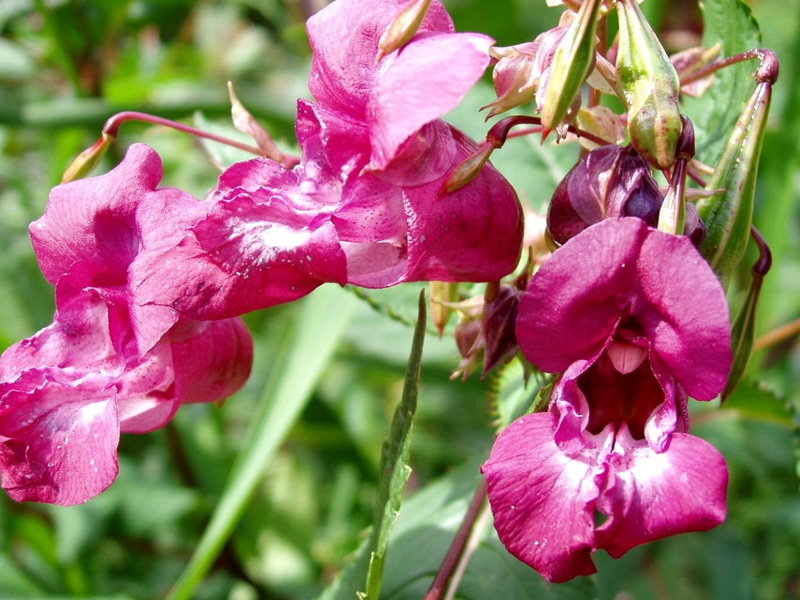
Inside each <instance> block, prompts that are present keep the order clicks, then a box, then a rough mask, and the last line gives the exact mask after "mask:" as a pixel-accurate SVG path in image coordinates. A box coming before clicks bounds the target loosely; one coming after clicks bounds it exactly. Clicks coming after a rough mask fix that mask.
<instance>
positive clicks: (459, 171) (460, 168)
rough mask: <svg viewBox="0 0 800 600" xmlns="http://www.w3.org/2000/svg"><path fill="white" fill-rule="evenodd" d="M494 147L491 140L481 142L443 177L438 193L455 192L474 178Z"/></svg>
mask: <svg viewBox="0 0 800 600" xmlns="http://www.w3.org/2000/svg"><path fill="white" fill-rule="evenodd" d="M494 149H495V145H494V144H493V143H492V142H483V143H482V144H481V145H480V147H479V148H478V150H477V151H476V152H475V153H473V154H472V155H471V156H468V157H467V158H466V159H465V160H464V161H463V162H461V163H460V164H459V165H456V167H455V168H454V169H453V170H452V171H451V172H450V174H449V175H448V176H447V177H446V178H445V180H444V182H443V183H442V187H441V188H440V189H439V195H440V196H443V195H444V194H449V193H450V192H455V191H456V190H457V189H459V188H462V187H464V186H465V185H467V184H468V183H469V182H470V181H472V180H473V179H475V177H477V176H478V173H480V172H481V169H482V168H483V165H485V164H486V161H488V160H489V157H490V156H491V155H492V152H494Z"/></svg>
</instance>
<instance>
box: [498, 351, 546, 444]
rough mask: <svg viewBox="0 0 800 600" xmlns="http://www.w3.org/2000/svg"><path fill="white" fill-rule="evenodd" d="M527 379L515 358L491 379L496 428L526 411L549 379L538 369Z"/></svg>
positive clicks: (509, 422) (508, 422) (506, 424)
mask: <svg viewBox="0 0 800 600" xmlns="http://www.w3.org/2000/svg"><path fill="white" fill-rule="evenodd" d="M527 379H528V380H527V381H526V377H525V369H524V367H523V365H522V362H521V360H515V361H512V362H511V363H509V364H508V365H506V366H504V367H503V368H502V370H501V371H500V373H499V374H498V375H497V376H496V377H495V378H494V380H493V381H492V396H491V398H490V400H491V404H492V412H493V414H494V415H495V417H496V425H497V426H498V428H500V429H502V428H505V427H507V426H508V425H510V424H511V422H512V421H514V420H516V419H518V418H519V417H521V416H522V415H524V414H525V413H526V412H528V410H529V409H530V408H531V405H532V404H533V403H534V401H535V400H536V397H537V396H538V394H539V392H540V390H541V389H542V387H543V386H544V385H545V383H547V382H548V381H549V378H547V377H545V376H544V375H543V374H542V373H541V372H539V371H534V373H533V374H532V376H531V377H529V378H527Z"/></svg>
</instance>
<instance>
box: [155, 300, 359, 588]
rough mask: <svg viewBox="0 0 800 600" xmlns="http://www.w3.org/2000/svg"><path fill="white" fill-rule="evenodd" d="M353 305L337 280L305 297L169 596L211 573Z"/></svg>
mask: <svg viewBox="0 0 800 600" xmlns="http://www.w3.org/2000/svg"><path fill="white" fill-rule="evenodd" d="M355 305H356V302H355V300H354V299H353V298H352V297H351V296H350V295H349V294H347V293H345V292H344V291H342V290H341V289H339V288H337V287H336V286H333V285H329V286H323V287H322V288H320V289H318V290H316V291H315V292H314V293H313V294H311V295H310V296H309V297H308V298H306V299H305V300H304V301H303V309H302V312H301V314H300V316H299V319H298V325H297V330H296V331H295V332H294V335H293V336H292V337H291V338H290V339H289V340H287V342H286V343H285V344H284V346H283V347H282V348H281V349H280V351H279V352H277V353H276V357H278V360H281V361H282V363H283V364H282V365H281V368H279V369H277V370H276V371H275V373H276V376H275V378H274V379H273V380H272V381H271V382H270V385H269V386H268V387H267V389H266V390H265V392H264V395H263V397H262V399H261V403H260V405H259V407H258V409H257V412H256V414H255V416H254V418H253V424H252V427H251V429H250V431H249V434H248V436H247V438H246V439H245V441H244V443H243V445H242V450H241V452H240V454H239V456H238V458H237V461H236V463H235V464H234V466H233V469H232V471H231V475H230V478H229V479H228V483H227V485H226V488H225V490H224V491H223V493H222V496H221V498H220V500H219V503H218V504H217V507H216V509H215V511H214V514H213V515H212V517H211V521H210V522H209V524H208V526H207V527H206V530H205V532H204V533H203V537H202V538H201V540H200V543H199V544H198V546H197V549H196V550H195V553H194V556H192V559H191V561H190V562H189V564H188V565H187V567H186V570H185V571H184V572H183V574H182V575H181V577H180V579H179V580H178V581H177V583H176V584H175V586H174V587H173V588H172V590H170V593H169V595H168V596H167V598H169V600H178V599H184V600H185V599H188V598H190V597H192V594H193V592H194V590H195V588H196V587H197V586H198V584H199V583H200V581H201V580H202V579H203V577H205V575H206V573H208V570H209V569H210V568H211V565H212V564H213V562H214V560H215V559H216V558H217V556H218V555H219V553H220V551H221V550H222V547H223V546H224V545H225V542H226V541H227V540H228V538H229V537H230V536H231V534H232V533H233V530H234V528H235V526H236V524H237V523H238V522H239V519H240V518H241V516H242V514H243V512H244V509H245V508H246V507H247V503H248V502H249V500H250V498H251V497H252V495H253V492H254V490H255V488H256V486H257V485H258V482H259V481H260V480H261V476H262V473H263V470H264V465H265V464H266V463H267V462H269V460H270V459H271V458H272V456H273V455H274V454H275V451H276V450H277V449H278V447H279V446H280V445H281V443H282V442H283V440H284V439H285V438H286V435H287V434H288V432H289V429H290V428H291V426H292V425H293V424H294V422H295V420H296V419H297V418H298V416H299V415H300V413H301V412H302V410H303V408H304V407H305V405H306V403H307V401H308V399H309V398H310V396H311V392H312V391H313V390H314V388H315V387H316V385H317V382H318V381H319V379H320V377H321V376H322V373H323V371H324V369H325V366H326V365H327V364H328V362H329V360H330V358H331V356H332V355H333V351H334V349H335V348H336V345H337V343H338V341H339V339H340V338H341V336H342V334H343V333H344V331H345V327H346V326H347V323H348V322H349V320H350V316H351V314H352V312H353V309H354V307H355Z"/></svg>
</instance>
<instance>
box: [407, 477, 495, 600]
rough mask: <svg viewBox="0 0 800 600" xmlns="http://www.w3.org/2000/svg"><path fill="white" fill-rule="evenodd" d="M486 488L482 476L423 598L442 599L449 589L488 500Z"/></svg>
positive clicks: (427, 599)
mask: <svg viewBox="0 0 800 600" xmlns="http://www.w3.org/2000/svg"><path fill="white" fill-rule="evenodd" d="M486 489H487V485H486V479H485V478H481V482H480V484H478V489H477V490H475V495H474V496H472V500H471V501H470V503H469V507H468V508H467V512H466V514H465V515H464V520H463V521H461V525H460V526H459V528H458V531H457V532H456V537H455V538H453V542H452V544H450V548H448V549H447V554H446V555H445V557H444V560H443V561H442V565H441V566H440V567H439V571H438V572H437V573H436V577H434V579H433V583H431V587H430V588H429V589H428V593H427V594H425V598H424V599H423V600H441V598H442V596H444V593H445V591H447V585H448V583H449V582H450V579H451V578H452V576H453V572H454V571H455V570H456V566H457V565H458V560H459V559H460V558H461V555H462V554H463V552H464V548H465V547H466V545H467V540H468V539H469V534H470V532H471V531H472V528H473V527H474V526H475V520H476V519H477V518H478V515H479V514H480V512H481V508H483V503H484V502H485V501H486Z"/></svg>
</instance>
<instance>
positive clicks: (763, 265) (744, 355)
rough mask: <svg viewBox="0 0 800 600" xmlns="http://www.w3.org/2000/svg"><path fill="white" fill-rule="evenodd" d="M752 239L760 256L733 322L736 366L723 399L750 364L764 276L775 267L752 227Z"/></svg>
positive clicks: (730, 375)
mask: <svg viewBox="0 0 800 600" xmlns="http://www.w3.org/2000/svg"><path fill="white" fill-rule="evenodd" d="M752 234H753V238H754V239H755V241H756V244H757V245H758V249H759V257H758V261H756V264H755V265H753V270H752V275H753V281H752V282H751V283H750V289H748V290H747V296H746V297H745V299H744V304H743V305H742V308H740V309H739V313H738V314H737V315H736V318H735V319H734V321H733V326H732V328H731V341H732V342H733V366H732V367H731V372H730V374H729V375H728V382H727V384H726V385H725V390H724V391H723V392H722V401H723V402H724V401H725V399H726V398H727V397H728V396H730V395H731V394H732V393H733V390H734V389H736V386H737V385H738V384H739V381H740V380H741V379H742V376H743V375H744V372H745V370H746V369H747V363H748V362H749V361H750V355H751V354H752V353H753V342H754V340H755V337H756V316H757V314H758V301H759V299H760V297H761V287H762V286H763V283H764V277H765V276H766V274H767V272H768V271H769V269H770V267H771V266H772V253H771V252H770V250H769V247H768V246H767V243H766V241H765V240H764V238H762V237H761V234H760V233H759V232H758V231H757V230H755V229H753V230H752Z"/></svg>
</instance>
